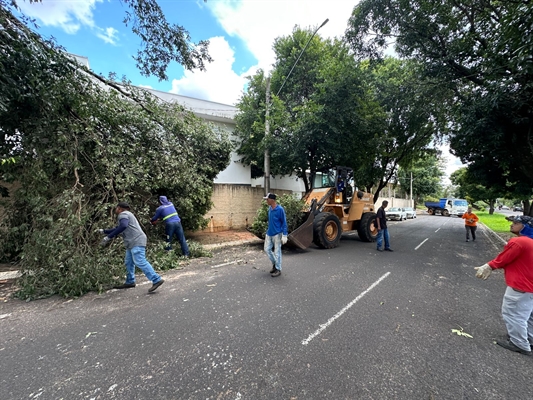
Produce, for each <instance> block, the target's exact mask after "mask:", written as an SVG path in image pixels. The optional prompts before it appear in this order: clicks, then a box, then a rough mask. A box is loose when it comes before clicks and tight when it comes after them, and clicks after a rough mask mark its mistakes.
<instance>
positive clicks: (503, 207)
mask: <svg viewBox="0 0 533 400" xmlns="http://www.w3.org/2000/svg"><path fill="white" fill-rule="evenodd" d="M508 209H509V207H507V206H501V207H500V210H508Z"/></svg>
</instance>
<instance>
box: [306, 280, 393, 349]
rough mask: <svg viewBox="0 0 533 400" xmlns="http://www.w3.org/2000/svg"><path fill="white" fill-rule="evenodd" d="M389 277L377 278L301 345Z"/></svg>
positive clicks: (318, 333) (319, 332) (307, 342)
mask: <svg viewBox="0 0 533 400" xmlns="http://www.w3.org/2000/svg"><path fill="white" fill-rule="evenodd" d="M389 275H390V272H387V273H386V274H385V275H383V276H382V277H381V278H379V279H378V280H377V281H375V282H374V283H373V284H372V285H370V287H369V288H368V289H366V290H365V291H364V292H363V293H361V294H360V295H359V296H357V297H356V298H355V299H353V300H352V301H351V302H350V303H348V305H347V306H346V307H344V308H343V309H342V310H340V311H339V312H338V313H337V314H335V315H334V316H333V317H331V318H330V319H328V322H326V323H325V324H322V325H320V328H319V329H317V330H316V331H315V332H313V333H312V334H310V335H309V337H308V338H307V339H305V340H303V341H302V345H304V346H307V345H308V344H309V342H310V341H311V340H313V339H314V338H315V337H317V336H318V335H320V334H321V333H322V331H324V330H325V329H326V328H327V327H328V326H330V325H331V324H332V323H333V322H334V321H335V320H336V319H337V318H339V317H340V316H341V315H342V314H344V313H345V312H346V311H348V310H349V309H350V308H351V307H352V306H353V305H354V304H355V303H357V302H358V301H359V300H361V299H362V298H363V296H364V295H365V294H367V293H368V292H370V291H371V290H372V289H374V288H375V287H376V286H377V285H379V284H380V282H381V281H382V280H383V279H385V278H386V277H387V276H389Z"/></svg>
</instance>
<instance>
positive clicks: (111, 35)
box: [96, 27, 118, 46]
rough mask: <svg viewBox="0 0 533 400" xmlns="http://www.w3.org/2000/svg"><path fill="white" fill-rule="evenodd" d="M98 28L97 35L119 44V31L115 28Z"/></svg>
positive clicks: (105, 40) (108, 41)
mask: <svg viewBox="0 0 533 400" xmlns="http://www.w3.org/2000/svg"><path fill="white" fill-rule="evenodd" d="M97 30H98V31H99V33H97V34H96V36H98V37H99V38H100V39H102V40H103V41H104V42H106V43H109V44H112V45H114V46H115V45H116V44H117V39H118V38H117V34H118V31H117V30H116V29H115V28H111V27H110V28H106V29H102V28H97Z"/></svg>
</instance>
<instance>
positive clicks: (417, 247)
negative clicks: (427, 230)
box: [415, 238, 429, 250]
mask: <svg viewBox="0 0 533 400" xmlns="http://www.w3.org/2000/svg"><path fill="white" fill-rule="evenodd" d="M428 240H429V238H425V239H424V241H423V242H422V243H420V244H419V245H418V246H416V247H415V250H418V249H419V248H420V246H422V245H423V244H424V243H426V242H427V241H428Z"/></svg>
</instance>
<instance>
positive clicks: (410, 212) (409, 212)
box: [403, 207, 416, 218]
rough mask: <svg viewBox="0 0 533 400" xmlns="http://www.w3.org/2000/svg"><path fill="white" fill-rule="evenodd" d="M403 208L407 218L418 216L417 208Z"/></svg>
mask: <svg viewBox="0 0 533 400" xmlns="http://www.w3.org/2000/svg"><path fill="white" fill-rule="evenodd" d="M403 210H404V211H405V217H406V218H416V210H415V209H414V208H413V207H405V208H404V209H403Z"/></svg>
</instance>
